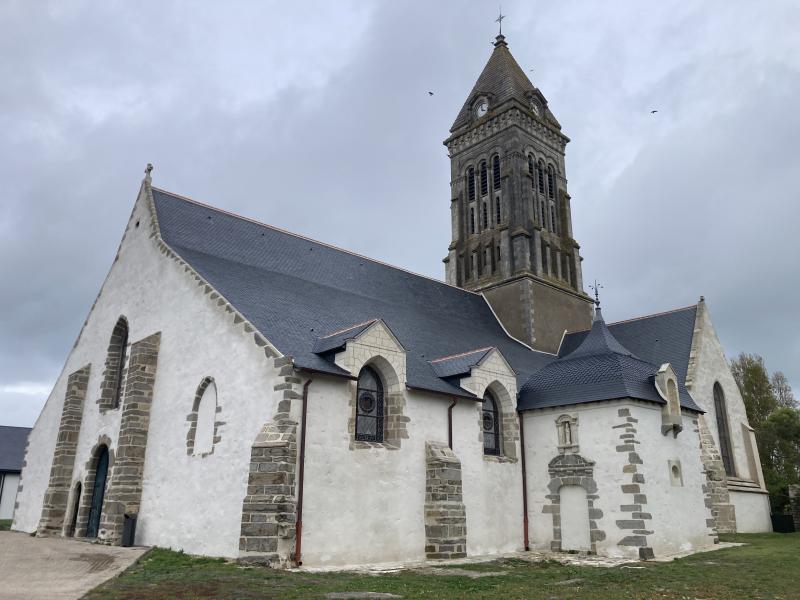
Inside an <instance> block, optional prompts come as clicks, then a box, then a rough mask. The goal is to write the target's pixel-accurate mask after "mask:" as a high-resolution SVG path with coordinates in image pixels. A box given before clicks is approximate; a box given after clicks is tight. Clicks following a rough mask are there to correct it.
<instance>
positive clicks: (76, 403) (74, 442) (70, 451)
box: [37, 365, 91, 535]
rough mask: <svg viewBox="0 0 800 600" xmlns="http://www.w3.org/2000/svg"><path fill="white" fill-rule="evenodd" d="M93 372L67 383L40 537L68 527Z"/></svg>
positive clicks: (76, 374) (72, 377) (84, 372)
mask: <svg viewBox="0 0 800 600" xmlns="http://www.w3.org/2000/svg"><path fill="white" fill-rule="evenodd" d="M90 371H91V365H86V366H85V367H83V368H82V369H79V370H77V371H75V372H74V373H72V374H71V375H70V376H69V377H68V379H67V392H66V395H65V397H64V407H63V409H62V411H61V423H60V424H59V426H58V437H57V439H56V447H55V452H54V454H53V464H52V466H51V467H50V482H49V484H48V486H47V491H46V492H45V495H44V505H43V507H42V518H41V521H40V522H39V528H38V530H37V533H38V534H39V535H53V534H58V533H61V531H62V528H63V526H64V516H65V515H66V512H67V501H68V499H69V492H70V485H71V484H72V472H73V470H74V468H75V453H76V450H77V447H78V435H79V434H80V430H81V421H82V420H83V402H84V399H85V398H86V390H87V388H88V385H89V373H90Z"/></svg>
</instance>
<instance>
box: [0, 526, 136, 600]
mask: <svg viewBox="0 0 800 600" xmlns="http://www.w3.org/2000/svg"><path fill="white" fill-rule="evenodd" d="M146 551H147V548H118V547H113V546H103V545H100V544H90V543H87V542H77V541H75V540H69V539H64V538H35V537H31V536H29V535H27V534H24V533H18V532H14V531H0V600H12V599H13V600H45V599H46V600H66V599H70V600H72V599H77V598H80V597H81V596H83V595H84V594H85V593H86V592H88V591H89V590H91V589H92V588H94V587H96V586H98V585H100V584H101V583H103V582H104V581H106V580H107V579H110V578H111V577H114V576H115V575H117V574H118V573H120V572H122V571H124V570H125V569H127V568H128V567H129V566H131V565H132V564H133V563H134V562H135V561H136V559H137V558H139V557H140V556H141V555H142V554H144V553H145V552H146Z"/></svg>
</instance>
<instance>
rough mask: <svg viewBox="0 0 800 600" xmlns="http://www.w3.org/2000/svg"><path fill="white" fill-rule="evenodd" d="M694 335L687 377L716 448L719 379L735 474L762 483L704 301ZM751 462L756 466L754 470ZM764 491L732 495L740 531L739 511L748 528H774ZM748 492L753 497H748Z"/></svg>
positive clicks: (735, 390)
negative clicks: (716, 393) (717, 383)
mask: <svg viewBox="0 0 800 600" xmlns="http://www.w3.org/2000/svg"><path fill="white" fill-rule="evenodd" d="M694 335H695V339H694V342H693V346H692V347H693V351H694V357H693V360H692V361H690V372H689V377H688V379H689V383H690V386H689V391H690V392H691V394H692V398H694V400H695V402H697V404H698V405H699V406H700V408H702V409H703V410H704V411H706V423H707V425H708V428H709V429H710V431H711V434H712V435H713V436H714V440H715V442H716V443H717V448H719V432H718V430H717V414H716V410H715V407H714V383H715V382H717V381H718V382H719V383H720V385H721V386H722V390H723V392H724V393H725V404H726V409H727V413H728V427H729V429H730V439H731V445H732V446H733V462H734V469H735V471H736V476H737V477H739V478H741V479H745V480H748V481H752V482H755V483H757V484H759V486H763V473H762V472H761V462H760V460H759V457H758V449H757V448H756V447H755V445H753V454H754V456H753V459H754V460H750V457H749V456H748V442H747V440H746V439H745V437H744V436H745V434H746V433H745V432H746V431H747V430H748V428H747V427H743V426H742V425H743V424H744V425H749V423H748V421H747V412H746V410H745V407H744V401H743V400H742V396H741V394H740V393H739V387H738V386H737V385H736V380H735V379H734V378H733V374H732V373H731V370H730V367H729V365H728V362H727V360H726V358H725V352H724V350H723V348H722V345H721V344H720V341H719V338H718V337H717V334H716V331H715V330H714V325H713V324H712V323H711V317H710V315H709V311H708V308H707V306H706V303H705V301H701V302H700V303H699V304H698V312H697V321H696V324H695V334H694ZM748 435H749V434H748ZM751 465H754V466H755V469H753V468H752V466H751ZM764 491H765V490H764V488H763V487H761V489H760V490H754V491H753V492H747V491H741V492H739V491H737V492H736V493H732V494H731V502H732V503H733V504H734V506H736V524H737V530H738V531H745V530H744V529H741V528H740V526H739V519H740V514H741V518H742V526H743V527H746V528H747V530H748V531H772V523H771V520H770V508H769V502H768V501H766V502H765V500H764V494H763V492H764ZM748 495H752V496H753V497H752V498H749V497H748ZM740 507H741V508H740ZM751 513H752V514H751Z"/></svg>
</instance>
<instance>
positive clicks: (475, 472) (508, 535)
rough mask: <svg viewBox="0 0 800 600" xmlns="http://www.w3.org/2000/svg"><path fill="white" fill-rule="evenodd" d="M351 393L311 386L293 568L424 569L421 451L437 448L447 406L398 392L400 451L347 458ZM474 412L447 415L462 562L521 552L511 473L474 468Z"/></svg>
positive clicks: (324, 381) (346, 387)
mask: <svg viewBox="0 0 800 600" xmlns="http://www.w3.org/2000/svg"><path fill="white" fill-rule="evenodd" d="M353 386H354V384H353V383H348V382H345V381H342V380H339V379H334V378H329V377H323V376H316V377H315V379H314V381H313V383H312V384H311V386H310V387H309V404H308V439H307V441H306V463H305V494H304V501H303V564H304V565H306V566H322V565H338V566H343V565H355V564H359V563H362V564H363V563H384V562H393V561H408V560H424V558H425V527H424V514H423V506H424V503H425V475H426V464H425V442H426V441H438V442H444V443H446V442H447V408H448V406H449V405H450V398H448V397H446V396H442V395H438V394H426V393H421V392H417V391H410V390H407V391H406V407H405V414H406V416H408V417H409V418H410V419H411V421H410V423H408V433H409V438H408V439H406V440H403V441H402V447H401V449H400V450H387V449H385V448H371V449H353V450H351V449H350V436H349V433H348V429H347V424H348V419H349V418H350V412H351V407H350V394H352V393H355V392H354V390H355V388H354V387H353ZM478 408H479V403H477V402H475V401H471V400H460V401H459V402H458V404H457V405H456V406H455V408H454V409H453V430H454V431H453V450H454V452H455V453H456V455H457V456H458V457H459V458H460V459H461V465H462V481H463V490H464V504H465V507H466V514H467V550H468V554H486V553H492V552H503V551H509V550H518V549H520V548H521V547H522V503H521V497H522V488H521V483H520V482H521V475H520V466H519V463H518V462H517V463H497V462H489V461H486V460H484V457H483V444H482V442H481V441H480V439H479V436H478V432H479V430H478V418H477V413H476V411H477V410H478Z"/></svg>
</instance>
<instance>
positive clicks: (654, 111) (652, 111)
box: [650, 110, 658, 115]
mask: <svg viewBox="0 0 800 600" xmlns="http://www.w3.org/2000/svg"><path fill="white" fill-rule="evenodd" d="M657 112H658V111H657V110H651V111H650V114H651V115H654V114H656V113H657Z"/></svg>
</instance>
